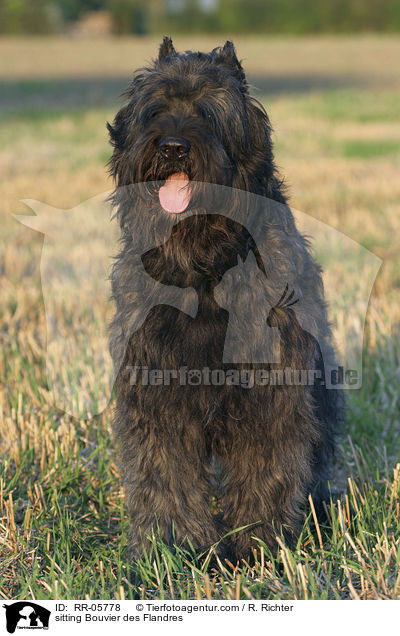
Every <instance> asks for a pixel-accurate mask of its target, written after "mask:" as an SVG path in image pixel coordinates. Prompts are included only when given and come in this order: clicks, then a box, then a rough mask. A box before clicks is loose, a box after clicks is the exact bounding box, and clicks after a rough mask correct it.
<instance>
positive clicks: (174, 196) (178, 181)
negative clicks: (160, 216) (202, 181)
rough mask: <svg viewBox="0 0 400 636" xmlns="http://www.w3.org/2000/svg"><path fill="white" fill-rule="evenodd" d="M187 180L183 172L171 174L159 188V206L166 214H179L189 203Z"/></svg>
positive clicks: (189, 193) (189, 194) (189, 192)
mask: <svg viewBox="0 0 400 636" xmlns="http://www.w3.org/2000/svg"><path fill="white" fill-rule="evenodd" d="M188 184H189V178H188V176H187V175H186V174H185V173H184V172H175V173H174V174H171V175H170V176H169V177H168V179H167V180H166V181H165V183H164V185H163V186H162V187H161V188H160V190H159V193H158V196H159V199H160V204H161V206H162V207H163V208H164V210H165V211H166V212H171V213H174V214H180V213H181V212H184V210H186V208H187V206H188V205H189V203H190V198H191V191H190V188H189V187H188Z"/></svg>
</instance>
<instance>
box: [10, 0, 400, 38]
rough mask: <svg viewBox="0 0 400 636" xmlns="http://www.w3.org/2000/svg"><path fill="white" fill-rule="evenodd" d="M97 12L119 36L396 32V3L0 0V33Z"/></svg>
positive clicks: (53, 28)
mask: <svg viewBox="0 0 400 636" xmlns="http://www.w3.org/2000/svg"><path fill="white" fill-rule="evenodd" d="M96 11H106V12H107V13H108V14H109V16H110V18H111V24H112V28H113V30H114V32H115V33H116V34H119V35H121V34H129V33H135V34H146V33H159V32H174V33H175V32H186V33H194V32H225V33H226V32H228V33H232V34H234V33H246V32H247V33H288V34H291V33H294V34H296V33H297V34H301V33H319V32H325V33H329V32H331V33H337V32H339V33H346V32H357V31H358V32H361V31H400V0H0V33H3V34H18V33H38V34H40V33H55V32H63V31H66V30H68V28H69V27H70V26H71V25H73V24H74V23H76V22H77V21H79V20H80V19H82V17H83V16H84V15H85V14H88V13H89V12H96Z"/></svg>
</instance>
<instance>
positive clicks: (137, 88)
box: [108, 38, 342, 558]
mask: <svg viewBox="0 0 400 636" xmlns="http://www.w3.org/2000/svg"><path fill="white" fill-rule="evenodd" d="M126 95H127V103H126V105H125V106H123V108H121V110H120V111H119V113H118V114H117V116H116V118H115V121H114V123H113V124H112V125H109V126H108V128H109V132H110V135H111V140H112V143H113V146H114V152H113V156H112V159H111V170H112V174H113V176H114V178H115V181H116V189H115V191H114V194H113V197H112V201H113V205H114V206H115V210H116V215H117V218H118V220H119V223H120V226H121V232H122V236H121V245H122V247H121V251H120V253H119V254H118V256H117V258H116V261H115V264H114V267H113V274H112V289H113V297H114V299H115V302H116V315H115V318H114V320H113V322H112V334H111V352H112V356H113V360H114V365H115V378H116V379H115V389H116V397H117V407H116V414H115V421H114V431H115V435H116V438H117V441H118V444H119V448H120V450H119V452H120V466H121V472H122V477H123V482H124V487H125V493H126V504H127V508H128V512H129V515H130V519H131V528H132V538H131V547H132V551H133V554H134V555H138V554H140V552H141V550H142V549H143V547H145V546H146V543H147V542H148V537H149V535H151V532H152V530H156V529H157V528H158V529H159V530H160V531H161V534H162V536H163V538H164V540H165V541H166V542H168V543H169V544H170V545H173V544H174V543H176V544H180V543H182V542H185V541H188V542H189V544H191V545H192V546H194V548H195V549H196V550H203V549H206V548H207V547H208V546H210V545H211V544H212V543H214V542H217V541H218V540H219V539H221V537H222V536H223V535H224V534H227V533H228V532H229V531H232V530H234V529H237V531H236V532H233V533H231V534H230V535H229V537H228V539H225V540H224V541H222V542H221V544H220V548H219V549H220V550H221V553H222V554H229V555H230V556H232V553H233V555H234V556H236V557H237V558H241V557H248V556H249V554H251V550H252V548H253V547H255V546H256V545H257V542H256V540H255V537H256V538H257V537H258V538H261V539H262V540H263V541H265V542H266V544H267V545H268V546H269V547H271V548H273V547H274V546H276V545H277V544H276V541H275V537H276V535H277V534H278V535H279V534H280V533H281V532H283V536H284V538H285V539H286V540H287V541H288V542H289V544H293V542H294V541H295V539H296V535H297V533H298V532H299V529H300V528H301V525H302V520H303V519H304V514H305V512H306V507H307V498H308V495H309V494H310V493H311V494H312V496H313V500H314V504H315V506H316V508H317V510H318V509H319V508H321V504H322V502H323V500H324V499H325V498H326V497H327V496H328V487H327V479H328V478H329V474H330V469H331V466H332V460H333V455H334V449H335V437H336V432H337V429H338V424H339V421H340V419H341V417H340V416H341V412H342V407H341V399H340V397H341V393H340V391H338V390H334V389H331V388H328V387H327V384H329V383H328V382H325V380H326V375H327V368H328V367H330V368H332V367H333V366H334V354H333V349H332V347H331V344H330V342H331V334H330V329H329V325H328V321H327V318H326V309H325V304H324V299H323V287H322V281H321V270H320V268H319V266H318V265H316V264H315V263H314V261H313V260H312V257H311V255H310V252H309V249H308V245H307V241H306V240H305V239H304V237H302V236H301V234H300V233H299V232H298V231H297V229H296V226H295V223H294V219H293V216H292V214H291V212H290V209H289V208H288V206H287V205H286V199H285V194H284V189H283V186H282V181H281V180H280V179H279V176H278V174H277V171H276V168H275V165H274V159H273V153H272V143H271V127H270V122H269V119H268V117H267V114H266V112H265V111H264V109H263V107H262V106H261V104H260V103H258V102H257V101H256V100H255V99H254V98H253V97H251V96H250V95H249V91H248V84H247V81H246V77H245V74H244V72H243V69H242V66H241V64H240V62H239V61H238V59H237V57H236V54H235V50H234V47H233V44H232V43H231V42H226V44H225V45H224V46H223V47H222V48H216V49H214V50H213V51H211V53H197V52H192V51H188V52H186V53H183V54H179V53H177V52H176V51H175V49H174V47H173V44H172V41H171V40H170V39H169V38H164V40H163V42H162V44H161V47H160V51H159V57H158V59H157V60H156V61H155V62H154V64H153V65H152V66H151V67H149V68H143V69H140V70H139V71H138V72H137V73H136V74H135V76H134V78H133V81H132V83H131V85H130V87H129V89H128V91H127V94H126ZM310 372H311V374H310ZM252 373H253V375H252ZM254 374H255V375H254ZM296 374H297V375H296ZM304 374H305V375H304ZM310 377H311V378H313V379H314V381H305V380H304V378H308V379H309V378H310Z"/></svg>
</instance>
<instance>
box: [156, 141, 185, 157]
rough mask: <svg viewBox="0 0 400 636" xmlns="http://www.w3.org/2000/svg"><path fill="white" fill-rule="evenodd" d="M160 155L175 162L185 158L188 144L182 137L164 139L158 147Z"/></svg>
mask: <svg viewBox="0 0 400 636" xmlns="http://www.w3.org/2000/svg"><path fill="white" fill-rule="evenodd" d="M158 147H159V149H160V153H161V154H162V156H163V157H164V158H165V159H168V160H170V161H177V160H179V159H184V158H185V157H187V155H188V153H189V150H190V143H189V142H188V141H186V139H183V138H182V137H165V138H164V139H162V140H161V141H160V143H159V145H158Z"/></svg>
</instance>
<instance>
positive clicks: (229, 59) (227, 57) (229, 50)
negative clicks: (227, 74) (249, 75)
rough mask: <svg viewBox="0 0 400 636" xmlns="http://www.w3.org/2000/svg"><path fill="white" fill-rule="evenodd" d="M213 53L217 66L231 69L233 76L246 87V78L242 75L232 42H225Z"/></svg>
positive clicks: (241, 68)
mask: <svg viewBox="0 0 400 636" xmlns="http://www.w3.org/2000/svg"><path fill="white" fill-rule="evenodd" d="M213 53H214V54H215V61H216V63H217V64H226V65H227V66H230V67H231V68H232V69H234V71H235V74H236V75H237V77H238V78H239V79H240V81H241V82H242V83H243V84H244V85H245V86H247V82H246V76H245V74H244V71H243V67H242V65H241V63H240V62H239V60H238V58H237V56H236V51H235V46H234V44H233V42H231V41H230V40H227V41H226V42H225V44H224V46H222V47H220V48H217V49H214V51H213Z"/></svg>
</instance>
